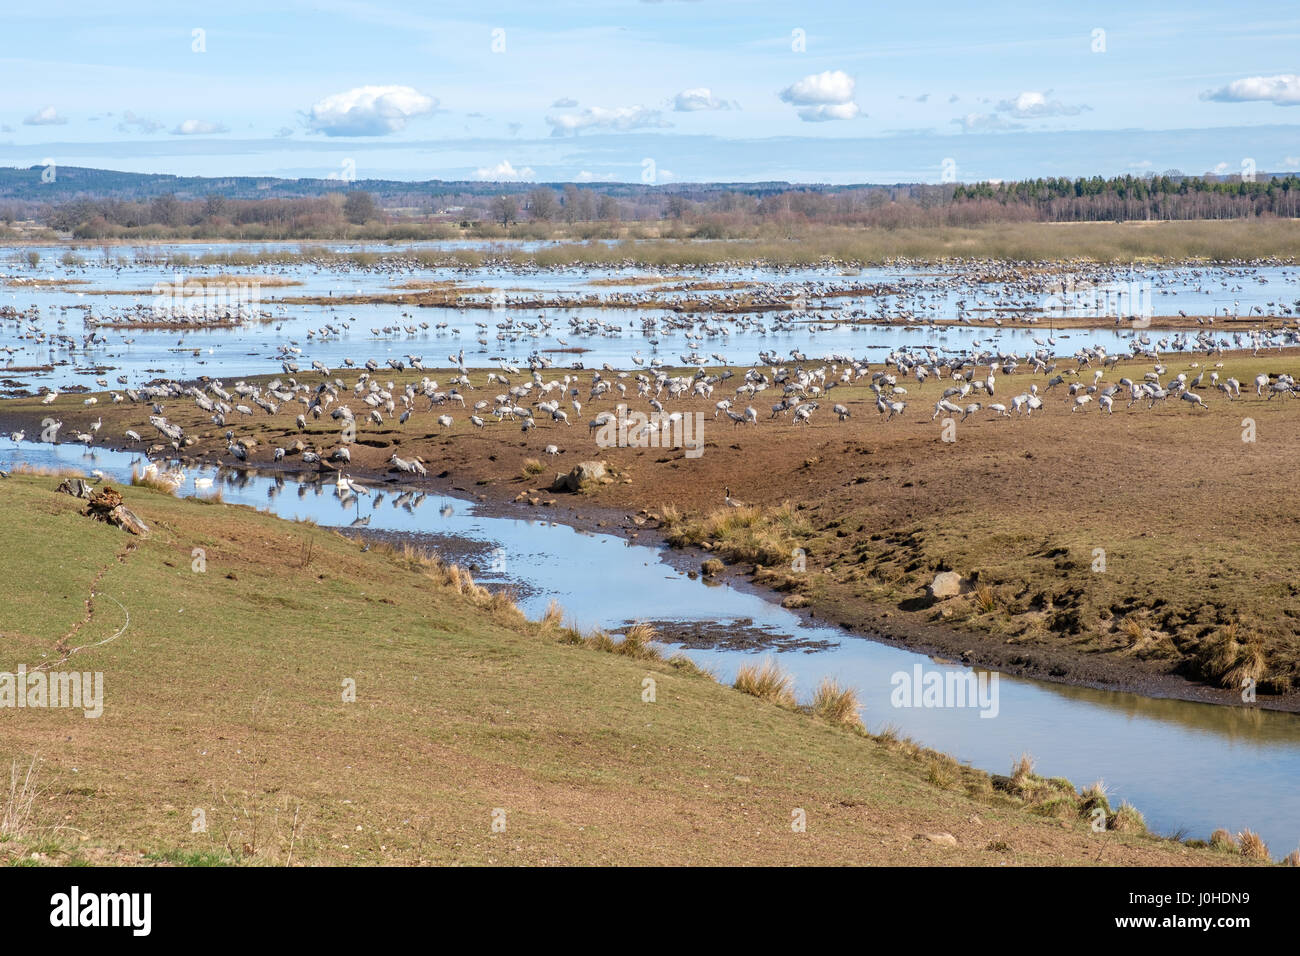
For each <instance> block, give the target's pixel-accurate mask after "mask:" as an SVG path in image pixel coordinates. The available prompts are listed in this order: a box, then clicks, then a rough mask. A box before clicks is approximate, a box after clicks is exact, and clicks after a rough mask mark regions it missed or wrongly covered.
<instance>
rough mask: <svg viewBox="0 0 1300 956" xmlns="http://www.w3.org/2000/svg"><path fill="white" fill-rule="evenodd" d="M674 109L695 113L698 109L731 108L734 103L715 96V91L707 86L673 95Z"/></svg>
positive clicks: (733, 107) (680, 111)
mask: <svg viewBox="0 0 1300 956" xmlns="http://www.w3.org/2000/svg"><path fill="white" fill-rule="evenodd" d="M673 109H674V110H676V111H677V112H679V113H693V112H695V111H696V110H729V109H735V106H734V104H732V103H728V102H727V101H726V100H719V99H716V98H714V96H713V91H712V90H711V89H709V88H708V87H707V86H697V87H696V88H695V89H691V90H682V91H681V92H680V93H678V94H677V95H676V96H675V97H673Z"/></svg>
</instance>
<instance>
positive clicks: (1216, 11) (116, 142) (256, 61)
mask: <svg viewBox="0 0 1300 956" xmlns="http://www.w3.org/2000/svg"><path fill="white" fill-rule="evenodd" d="M1081 6H1082V5H1074V4H1069V5H1067V4H1061V5H1060V7H1059V9H1056V10H1047V9H1043V7H1042V5H1041V4H1030V3H999V2H984V3H980V4H967V3H945V2H934V0H930V2H927V3H924V4H917V3H912V4H899V3H889V4H885V3H838V2H804V3H799V4H794V3H766V2H743V0H659V2H645V0H559V2H549V0H548V2H545V3H538V2H535V0H534V2H526V3H523V2H521V3H516V2H480V3H473V4H467V3H459V4H450V3H441V2H434V3H393V2H389V3H383V4H379V3H371V2H365V0H318V2H310V3H308V2H300V3H294V2H273V0H262V2H247V0H230V2H226V3H223V4H221V5H216V4H185V3H175V2H129V0H127V2H121V3H115V4H104V3H88V2H72V0H42V2H39V3H27V4H14V5H9V6H8V9H6V11H5V19H4V21H3V23H4V26H3V32H4V42H3V43H2V44H0V54H2V55H0V78H3V82H0V165H14V166H17V165H31V164H35V163H43V162H46V161H53V162H54V163H56V164H62V165H88V166H101V167H108V168H114V169H127V170H135V171H141V172H168V173H177V174H185V175H209V176H219V175H223V174H224V175H274V176H328V175H331V174H333V175H335V176H350V175H353V174H354V173H355V175H356V176H357V177H358V178H361V179H365V178H395V179H434V178H437V179H519V180H538V181H561V180H562V181H572V180H580V181H581V180H586V181H602V180H620V181H633V182H641V181H650V180H653V181H655V182H673V181H717V180H722V181H754V180H768V179H784V180H792V181H801V182H829V183H849V182H901V181H926V182H938V181H940V180H941V179H942V178H943V177H944V176H945V173H947V174H948V175H949V176H954V175H955V177H956V178H957V179H959V180H966V181H969V180H977V179H1012V178H1023V177H1026V176H1040V175H1072V176H1077V175H1091V174H1094V173H1099V174H1103V175H1114V174H1120V173H1126V172H1132V173H1141V172H1145V171H1148V170H1152V171H1156V172H1160V171H1163V170H1165V169H1169V168H1179V169H1182V170H1184V171H1186V172H1192V173H1200V172H1205V171H1208V170H1216V169H1217V170H1218V171H1221V172H1238V171H1240V170H1241V169H1242V164H1243V163H1245V162H1247V161H1248V160H1249V161H1253V163H1254V164H1255V166H1256V167H1257V168H1258V169H1260V170H1280V169H1297V168H1300V78H1297V75H1296V74H1297V73H1300V53H1298V52H1297V51H1300V9H1297V10H1287V8H1286V7H1285V6H1284V5H1275V4H1274V5H1265V4H1262V3H1260V4H1255V3H1245V4H1238V5H1235V6H1230V5H1227V4H1210V3H1198V2H1194V3H1180V4H1176V5H1175V4H1145V5H1134V4H1131V3H1125V4H1120V3H1100V4H1089V5H1088V9H1087V10H1083V9H1079V7H1081ZM1135 6H1140V8H1135Z"/></svg>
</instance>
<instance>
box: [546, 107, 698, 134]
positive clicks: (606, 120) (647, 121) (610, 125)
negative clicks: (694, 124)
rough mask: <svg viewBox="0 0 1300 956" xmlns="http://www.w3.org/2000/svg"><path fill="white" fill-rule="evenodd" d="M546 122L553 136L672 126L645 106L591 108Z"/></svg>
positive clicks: (656, 112)
mask: <svg viewBox="0 0 1300 956" xmlns="http://www.w3.org/2000/svg"><path fill="white" fill-rule="evenodd" d="M546 122H548V123H550V124H551V135H552V136H570V135H576V134H577V133H579V132H581V131H582V130H584V129H617V130H629V129H647V128H650V127H662V126H672V123H669V122H668V121H666V120H665V119H664V118H663V114H662V113H660V112H659V110H652V109H648V108H646V107H644V106H617V107H614V108H613V109H606V108H605V107H603V106H589V107H587V108H586V109H585V110H582V111H581V112H579V113H560V114H558V115H556V116H548V117H546Z"/></svg>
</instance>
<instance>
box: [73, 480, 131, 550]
mask: <svg viewBox="0 0 1300 956" xmlns="http://www.w3.org/2000/svg"><path fill="white" fill-rule="evenodd" d="M57 490H58V491H61V492H63V493H64V494H67V495H72V496H73V497H76V498H86V499H88V500H89V506H88V507H87V510H86V514H87V515H89V516H90V517H92V518H97V519H99V520H100V521H107V522H108V523H109V524H114V525H117V526H118V527H119V528H121V529H122V530H123V531H128V532H130V533H131V534H134V535H139V536H140V537H142V538H147V537H148V536H149V526H148V525H147V524H145V523H144V522H143V521H141V520H140V516H139V515H137V514H136V513H135V512H134V511H132V510H131V509H130V508H128V507H127V506H126V505H124V504H122V493H121V492H120V491H118V490H117V489H116V488H109V487H107V486H105V487H104V488H103V490H101V491H94V490H93V489H92V488H91V486H90V485H88V484H86V482H84V481H82V480H81V479H80V478H69V479H67V480H66V481H64V482H63V483H62V484H60V485H59V487H58V489H57Z"/></svg>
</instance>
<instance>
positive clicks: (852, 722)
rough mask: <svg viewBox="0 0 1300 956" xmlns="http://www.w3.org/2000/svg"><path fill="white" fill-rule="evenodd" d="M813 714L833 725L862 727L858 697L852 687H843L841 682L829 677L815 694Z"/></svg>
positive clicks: (818, 686) (818, 687)
mask: <svg viewBox="0 0 1300 956" xmlns="http://www.w3.org/2000/svg"><path fill="white" fill-rule="evenodd" d="M811 710H812V713H813V715H814V716H816V717H820V718H821V719H822V720H826V721H829V722H830V723H832V724H847V725H849V726H861V724H862V718H861V716H860V715H859V712H858V711H859V703H858V695H857V692H856V691H855V690H853V688H851V687H841V686H840V684H839V682H837V681H835V680H832V679H831V678H829V677H827V678H826V679H824V680H823V681H822V682H821V683H820V684H819V685H817V691H816V693H814V694H813V699H812V707H811Z"/></svg>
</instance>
